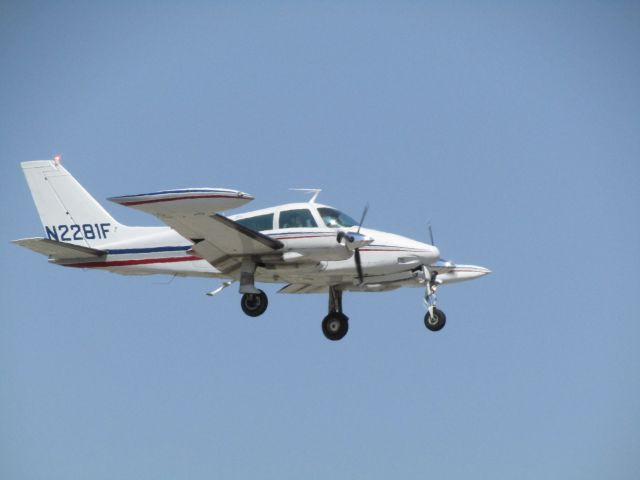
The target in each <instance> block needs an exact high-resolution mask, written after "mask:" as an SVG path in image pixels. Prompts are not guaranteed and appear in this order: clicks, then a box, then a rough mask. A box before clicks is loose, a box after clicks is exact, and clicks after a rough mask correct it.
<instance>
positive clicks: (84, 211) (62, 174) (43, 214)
mask: <svg viewBox="0 0 640 480" xmlns="http://www.w3.org/2000/svg"><path fill="white" fill-rule="evenodd" d="M20 166H21V167H22V171H23V173H24V175H25V177H26V179H27V184H28V185H29V190H31V196H32V197H33V201H34V203H35V204H36V208H37V210H38V214H39V215H40V220H41V221H42V226H43V227H44V230H45V234H46V236H47V237H48V238H49V239H51V240H57V241H61V242H67V243H72V244H75V245H84V246H87V247H95V246H97V245H100V244H105V243H111V242H113V240H114V238H113V237H114V235H115V234H116V232H117V231H118V227H123V226H122V225H120V224H119V223H118V222H117V221H116V220H115V219H114V218H113V217H112V216H111V215H110V214H109V212H107V211H106V210H105V209H104V208H103V207H102V205H100V204H99V203H98V202H97V201H96V199H95V198H93V197H92V196H91V195H90V194H89V192H87V191H86V190H85V189H84V187H83V186H82V185H80V183H78V181H77V180H76V179H75V178H74V177H73V176H72V175H71V174H70V173H69V172H68V171H67V170H66V169H65V168H64V167H63V166H62V165H61V164H60V163H59V162H55V161H52V160H36V161H29V162H22V163H21V164H20Z"/></svg>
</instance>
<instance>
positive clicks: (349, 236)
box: [336, 232, 373, 252]
mask: <svg viewBox="0 0 640 480" xmlns="http://www.w3.org/2000/svg"><path fill="white" fill-rule="evenodd" d="M336 240H337V242H338V243H339V244H340V245H344V246H345V247H346V248H347V249H349V250H351V251H352V252H353V251H354V250H355V249H356V248H362V247H366V246H367V245H370V244H372V243H373V238H371V237H369V236H368V235H363V234H361V233H359V232H338V235H337V237H336Z"/></svg>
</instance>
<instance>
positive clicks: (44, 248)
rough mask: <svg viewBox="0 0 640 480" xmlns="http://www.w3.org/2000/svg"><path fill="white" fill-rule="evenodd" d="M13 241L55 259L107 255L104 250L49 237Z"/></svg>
mask: <svg viewBox="0 0 640 480" xmlns="http://www.w3.org/2000/svg"><path fill="white" fill-rule="evenodd" d="M12 243H15V244H16V245H20V246H21V247H25V248H28V249H29V250H33V251H34V252H38V253H41V254H42V255H47V256H50V257H53V258H54V259H55V260H70V259H73V258H96V257H100V256H102V255H105V254H106V252H104V251H103V250H97V249H95V248H89V247H83V246H81V245H73V244H71V243H65V242H58V241H56V240H50V239H48V238H40V237H38V238H21V239H20V240H13V241H12Z"/></svg>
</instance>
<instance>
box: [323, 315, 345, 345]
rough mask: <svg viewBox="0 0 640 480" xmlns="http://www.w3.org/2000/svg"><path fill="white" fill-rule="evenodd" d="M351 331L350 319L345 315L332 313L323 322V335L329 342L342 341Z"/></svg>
mask: <svg viewBox="0 0 640 480" xmlns="http://www.w3.org/2000/svg"><path fill="white" fill-rule="evenodd" d="M348 331H349V317H347V316H346V315H345V314H344V313H339V312H331V313H330V314H329V315H327V316H326V317H324V320H322V333H324V336H325V337H327V338H328V339H329V340H334V341H335V340H340V339H341V338H343V337H344V336H345V335H346V334H347V332H348Z"/></svg>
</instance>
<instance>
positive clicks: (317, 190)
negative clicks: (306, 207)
mask: <svg viewBox="0 0 640 480" xmlns="http://www.w3.org/2000/svg"><path fill="white" fill-rule="evenodd" d="M289 190H292V191H294V192H305V193H312V194H313V195H312V196H311V200H309V203H316V199H317V198H318V195H320V192H321V191H322V189H321V188H290V189H289Z"/></svg>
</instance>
